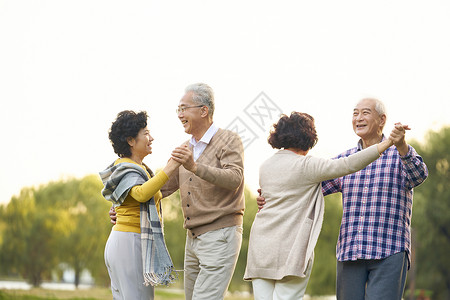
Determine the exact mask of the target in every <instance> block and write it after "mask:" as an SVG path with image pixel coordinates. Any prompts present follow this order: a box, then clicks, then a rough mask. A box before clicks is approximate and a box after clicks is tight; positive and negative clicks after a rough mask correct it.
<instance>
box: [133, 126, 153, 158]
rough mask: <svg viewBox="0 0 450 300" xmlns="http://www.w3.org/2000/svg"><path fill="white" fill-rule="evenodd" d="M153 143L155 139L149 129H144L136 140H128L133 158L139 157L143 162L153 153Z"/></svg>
mask: <svg viewBox="0 0 450 300" xmlns="http://www.w3.org/2000/svg"><path fill="white" fill-rule="evenodd" d="M152 142H153V137H152V136H151V135H150V130H148V128H147V127H145V128H142V129H141V130H139V133H138V135H137V136H136V137H135V138H131V139H129V140H128V144H129V145H130V150H131V156H132V157H138V158H140V159H141V160H142V159H144V157H146V156H147V155H148V154H151V153H152Z"/></svg>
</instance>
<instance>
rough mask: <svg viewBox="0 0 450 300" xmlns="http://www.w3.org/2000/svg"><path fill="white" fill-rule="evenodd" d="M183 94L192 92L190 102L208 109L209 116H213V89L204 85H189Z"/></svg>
mask: <svg viewBox="0 0 450 300" xmlns="http://www.w3.org/2000/svg"><path fill="white" fill-rule="evenodd" d="M184 91H185V93H187V92H192V93H193V96H192V100H193V101H194V102H195V103H197V104H199V105H204V106H206V107H208V111H209V116H210V117H211V118H212V116H213V115H214V92H213V89H212V88H211V87H210V86H209V85H207V84H206V83H194V84H190V85H188V86H187V87H186V89H185V90H184Z"/></svg>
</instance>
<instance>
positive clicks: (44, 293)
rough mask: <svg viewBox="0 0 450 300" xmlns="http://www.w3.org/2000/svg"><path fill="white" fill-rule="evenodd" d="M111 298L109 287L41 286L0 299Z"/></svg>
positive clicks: (167, 298) (177, 295)
mask: <svg viewBox="0 0 450 300" xmlns="http://www.w3.org/2000/svg"><path fill="white" fill-rule="evenodd" d="M6 299H8V300H9V299H11V300H43V299H47V300H56V299H66V300H69V299H70V300H75V299H78V300H79V299H83V300H88V299H90V300H106V299H108V300H111V299H112V296H111V290H110V289H108V288H98V287H96V288H91V289H79V290H75V291H66V290H47V289H41V288H32V289H30V290H5V289H4V290H0V300H6ZM182 299H184V294H183V292H182V291H170V290H169V289H158V288H157V289H156V291H155V300H182ZM225 299H226V300H244V299H246V300H248V299H252V298H251V297H250V298H248V297H247V298H246V297H237V296H230V297H226V298H225Z"/></svg>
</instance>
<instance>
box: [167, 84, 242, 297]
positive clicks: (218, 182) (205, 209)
mask: <svg viewBox="0 0 450 300" xmlns="http://www.w3.org/2000/svg"><path fill="white" fill-rule="evenodd" d="M176 112H177V114H178V118H179V119H180V121H181V123H182V125H183V127H184V130H185V132H186V133H188V134H190V135H191V138H190V140H189V141H187V142H186V143H185V144H183V145H182V146H180V147H177V148H176V149H175V150H174V151H173V152H172V158H173V159H174V160H175V161H177V162H179V163H181V164H182V166H181V167H180V168H179V171H178V172H177V173H176V174H175V175H176V176H174V177H173V178H171V179H170V180H169V182H167V184H166V185H165V186H164V187H163V188H162V189H161V192H162V193H163V196H164V197H166V196H168V195H170V194H172V193H173V192H175V191H176V190H178V189H180V197H181V205H182V209H183V214H184V227H185V228H186V229H187V238H186V249H185V260H184V271H185V274H184V289H185V294H186V299H208V300H209V299H223V298H224V297H225V293H226V291H227V289H228V285H229V284H230V281H231V277H232V275H233V272H234V268H235V266H236V262H237V259H238V255H239V251H240V248H241V243H242V224H243V215H244V148H243V145H242V142H241V139H240V137H239V136H238V135H237V134H236V133H234V132H232V131H229V130H224V129H221V128H218V127H217V126H216V125H215V124H214V123H213V114H214V94H213V90H212V89H211V87H209V86H208V85H206V84H204V83H198V84H192V85H189V86H188V87H187V88H186V90H185V95H184V96H183V97H182V98H181V100H180V102H179V105H178V109H177V110H176Z"/></svg>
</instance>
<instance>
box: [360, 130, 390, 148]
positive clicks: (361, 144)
mask: <svg viewBox="0 0 450 300" xmlns="http://www.w3.org/2000/svg"><path fill="white" fill-rule="evenodd" d="M385 139H386V137H385V136H384V133H383V135H382V136H381V141H384V140H385ZM362 149H363V142H362V139H359V141H358V145H357V146H356V150H357V151H361V150H362Z"/></svg>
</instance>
